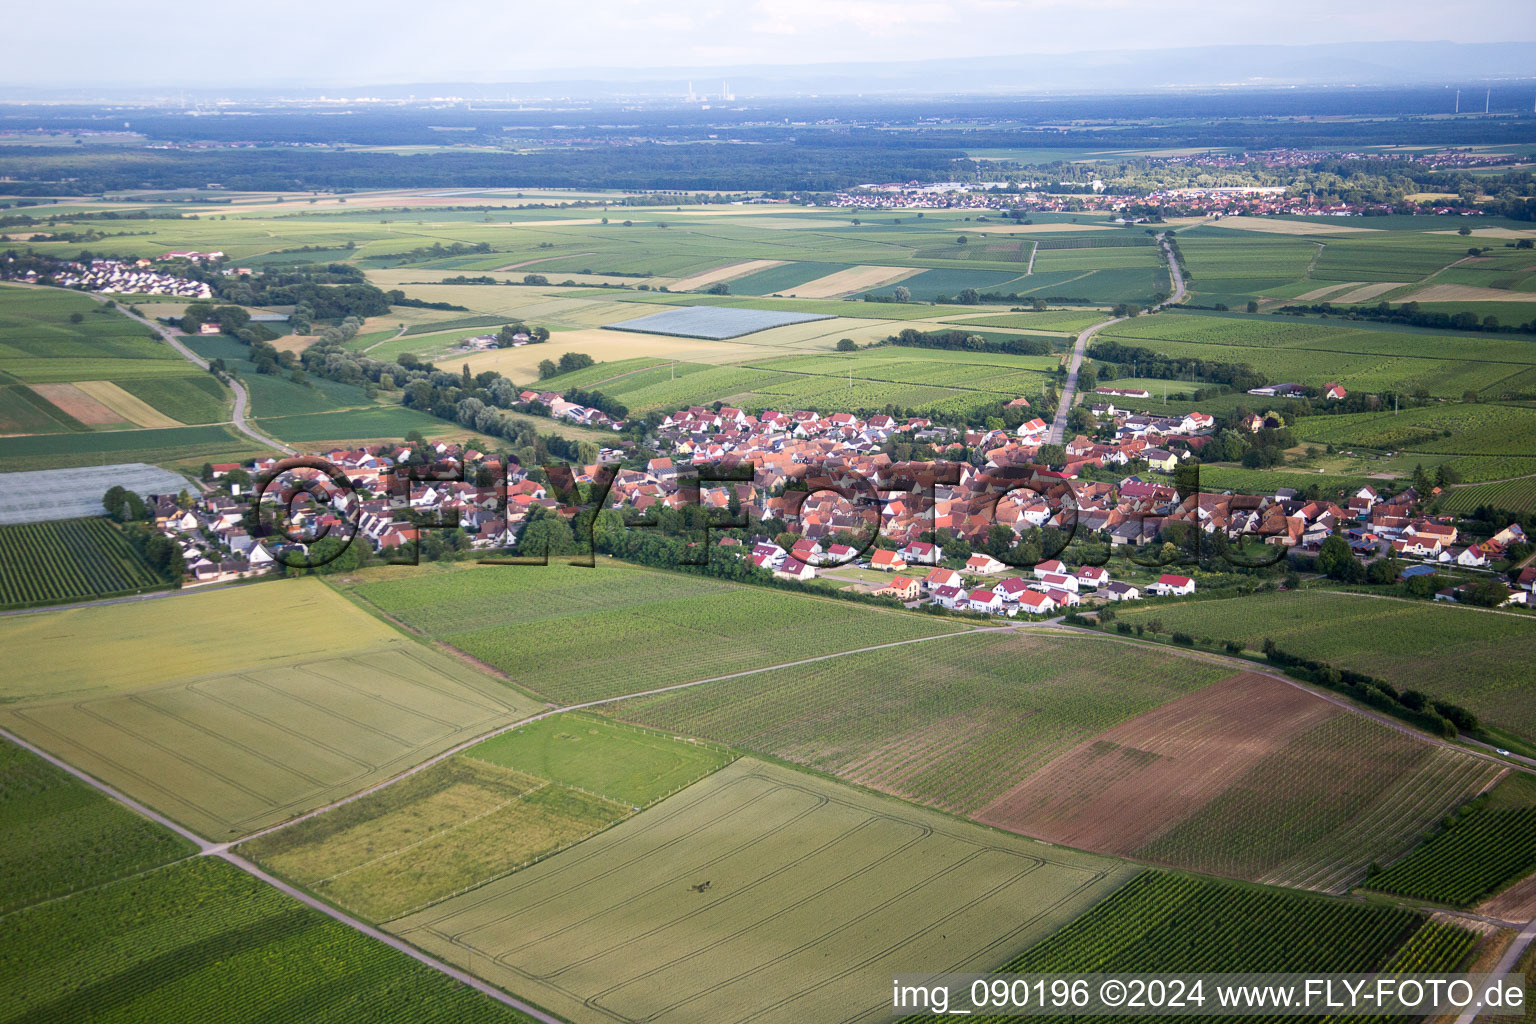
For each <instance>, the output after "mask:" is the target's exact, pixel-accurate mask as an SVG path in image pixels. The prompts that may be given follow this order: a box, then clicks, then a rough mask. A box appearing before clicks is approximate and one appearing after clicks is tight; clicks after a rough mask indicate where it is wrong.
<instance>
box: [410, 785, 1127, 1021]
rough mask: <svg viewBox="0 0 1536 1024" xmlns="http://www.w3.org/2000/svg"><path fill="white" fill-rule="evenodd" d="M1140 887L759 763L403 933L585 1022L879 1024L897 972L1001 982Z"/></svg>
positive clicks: (443, 908)
mask: <svg viewBox="0 0 1536 1024" xmlns="http://www.w3.org/2000/svg"><path fill="white" fill-rule="evenodd" d="M1128 873H1129V869H1128V868H1125V867H1123V866H1121V865H1119V864H1117V863H1116V862H1114V861H1109V860H1103V859H1099V858H1095V857H1092V856H1089V855H1087V854H1081V853H1076V852H1073V851H1070V850H1065V849H1061V848H1059V847H1049V846H1045V845H1042V844H1038V843H1034V842H1031V841H1029V840H1025V839H1020V838H1017V837H1013V836H1008V835H1004V834H1002V833H998V832H992V831H989V830H986V829H982V828H979V827H977V826H974V825H967V824H965V823H961V822H955V821H953V820H951V819H948V818H945V817H943V816H941V815H938V814H934V813H932V812H929V811H923V810H919V809H917V808H913V807H910V806H907V805H904V804H901V803H898V802H896V801H892V800H886V799H883V798H880V797H877V796H873V795H869V794H865V793H860V792H858V791H856V790H850V789H847V788H845V787H842V786H839V785H837V784H836V783H833V782H829V781H826V780H822V779H818V778H815V777H813V776H808V775H804V774H801V773H799V772H795V771H792V770H790V769H787V768H783V767H778V766H774V765H770V764H766V763H763V762H761V761H757V760H754V759H751V758H743V759H741V760H738V761H736V762H735V763H734V764H732V765H730V766H728V767H726V768H723V769H721V770H720V771H718V772H716V773H714V774H713V775H711V776H709V777H708V778H707V779H704V780H703V781H702V782H699V783H696V784H695V785H693V786H691V787H690V788H688V789H686V790H684V791H683V792H682V793H680V794H678V795H677V796H675V797H672V798H671V799H669V800H667V801H665V802H664V803H662V804H660V805H658V806H656V807H653V808H651V809H650V810H648V811H645V812H643V813H641V814H639V815H636V816H635V817H633V818H631V819H629V820H628V821H625V822H622V823H620V824H618V825H615V826H614V827H612V828H610V829H608V830H607V831H605V832H603V833H601V834H600V835H597V836H594V837H593V838H591V839H589V840H587V841H586V842H584V843H583V844H582V845H581V846H579V847H577V848H576V849H574V850H570V851H567V852H565V853H563V854H561V855H560V856H558V857H554V858H551V859H549V860H547V861H544V862H542V863H539V864H536V865H534V866H533V867H531V868H527V869H525V870H523V871H520V872H517V873H516V874H513V875H509V876H507V877H505V878H502V879H499V880H498V881H495V882H492V883H490V884H489V885H485V886H481V887H480V888H478V889H476V890H474V891H473V892H470V893H466V894H464V895H462V896H458V897H455V898H454V899H451V900H448V901H447V902H445V903H441V904H438V905H436V906H434V907H432V908H430V909H428V910H426V911H423V912H422V913H419V914H415V915H413V916H411V917H407V918H404V919H402V920H399V921H397V922H395V923H394V924H392V925H391V926H390V928H391V930H392V931H396V932H398V933H399V934H400V935H401V936H402V937H404V938H406V939H408V940H409V941H411V942H413V943H415V944H416V945H418V946H421V947H422V948H424V949H426V950H427V951H429V952H432V953H434V954H436V955H439V956H443V957H445V958H448V959H451V960H453V961H455V962H457V963H460V964H466V965H468V964H469V963H471V962H473V963H474V965H475V969H476V970H477V971H480V972H483V973H484V975H485V976H486V977H487V979H488V980H490V981H493V982H495V983H497V984H500V985H504V986H506V987H507V988H509V989H510V990H512V991H516V992H521V993H524V994H526V995H527V996H528V997H530V998H532V999H534V1000H536V1001H537V1002H539V1003H540V1004H541V1005H544V1006H546V1007H547V1008H549V1009H551V1010H554V1011H556V1012H558V1013H562V1014H568V1015H571V1016H572V1017H573V1018H577V1019H580V1018H584V1017H586V1016H589V1015H590V1014H591V1013H592V1012H593V1009H594V1008H595V1010H596V1011H597V1012H602V1013H606V1014H610V1015H614V1016H618V1017H619V1018H621V1019H629V1020H655V1021H659V1022H668V1021H699V1020H727V1019H730V1020H737V1019H741V1018H744V1017H747V1016H753V1017H754V1018H755V1019H759V1020H764V1021H813V1020H814V1021H822V1020H842V1021H876V1020H884V1019H886V1016H887V1014H888V1012H889V1011H888V1007H889V1000H890V991H889V990H890V974H891V972H892V971H930V970H931V971H937V970H967V969H969V970H982V969H986V968H987V967H990V966H992V965H994V964H996V963H998V962H1000V961H1004V960H1006V959H1008V958H1009V957H1011V956H1013V955H1014V954H1015V953H1016V952H1017V951H1019V950H1021V949H1024V948H1026V947H1028V946H1029V945H1031V944H1033V943H1034V942H1036V941H1038V940H1039V939H1041V938H1043V937H1044V936H1045V935H1047V934H1049V933H1050V932H1051V931H1052V930H1053V929H1055V928H1057V927H1059V926H1060V925H1061V924H1062V923H1064V922H1066V921H1068V920H1071V919H1072V918H1073V917H1074V916H1076V915H1077V914H1079V913H1081V912H1082V911H1083V910H1085V909H1086V908H1087V907H1089V906H1091V905H1092V904H1093V902H1094V901H1096V900H1098V899H1100V898H1102V896H1104V895H1105V894H1106V893H1108V892H1109V891H1110V890H1111V889H1112V888H1113V887H1114V886H1115V885H1116V884H1117V883H1118V882H1120V881H1121V880H1122V879H1124V878H1125V877H1126V876H1127V874H1128ZM706 883H707V885H706ZM694 887H702V890H703V891H696V890H695V888H694ZM584 1004H586V1005H584Z"/></svg>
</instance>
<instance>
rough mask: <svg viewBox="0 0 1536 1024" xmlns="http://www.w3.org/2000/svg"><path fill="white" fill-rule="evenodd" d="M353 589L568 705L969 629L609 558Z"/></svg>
mask: <svg viewBox="0 0 1536 1024" xmlns="http://www.w3.org/2000/svg"><path fill="white" fill-rule="evenodd" d="M362 578H363V579H364V580H366V579H367V575H366V574H364V575H363V577H362ZM351 593H352V594H353V595H354V596H356V597H357V598H358V599H359V600H360V601H362V602H363V603H364V604H365V605H368V606H372V607H374V608H377V609H378V610H379V611H381V612H383V613H385V614H386V615H388V616H390V617H392V618H394V619H396V620H398V621H400V622H402V623H404V624H405V625H406V626H407V627H408V628H410V629H412V630H415V631H418V632H420V633H421V634H423V635H425V636H429V637H432V638H433V639H437V640H441V641H443V642H445V643H448V644H451V645H452V646H454V647H457V648H458V649H459V650H462V651H464V652H465V653H466V654H469V655H470V656H472V657H474V658H477V659H479V660H480V661H483V662H485V663H487V664H489V665H491V666H493V667H495V668H496V669H499V670H500V671H502V672H505V673H506V674H507V675H508V676H510V677H511V678H512V679H514V680H516V681H517V683H518V684H519V685H521V686H523V687H525V688H527V689H529V690H531V691H532V692H534V693H537V694H538V695H540V696H541V697H545V698H547V699H549V700H554V701H558V702H560V703H563V704H574V703H579V702H582V701H589V700H599V699H604V698H609V697H616V696H620V695H622V694H626V693H635V692H638V691H640V690H645V689H650V688H652V687H658V686H667V685H671V684H674V683H682V682H688V681H691V680H694V679H702V678H705V677H713V676H722V675H727V674H729V673H732V672H742V671H748V670H752V669H758V668H763V667H766V666H769V665H776V664H782V663H784V662H789V661H798V660H800V659H803V658H810V657H814V656H816V655H820V654H830V653H834V652H837V651H846V650H852V649H854V648H858V647H865V646H869V645H872V644H879V643H889V642H892V641H897V640H910V639H915V638H918V637H926V636H935V635H938V634H944V633H953V632H958V631H963V630H965V629H966V628H968V627H964V626H960V625H958V624H956V623H952V622H945V621H942V620H939V619H934V618H931V617H929V616H925V615H916V614H911V613H907V612H900V611H885V610H880V609H872V608H866V607H862V606H859V605H855V604H851V603H848V602H844V601H835V600H832V599H824V598H817V597H806V596H802V595H798V594H788V593H783V592H779V591H773V590H767V589H763V588H759V587H750V586H744V585H739V584H733V583H726V582H723V581H720V580H714V579H709V578H704V577H697V576H688V575H684V574H681V573H668V572H660V571H656V570H650V569H641V568H637V567H634V566H628V565H624V564H622V563H615V562H612V561H610V560H606V559H604V560H599V562H598V565H597V566H596V567H595V568H591V569H583V568H576V567H572V566H566V565H553V564H552V565H548V566H527V565H524V566H484V567H480V568H465V569H459V570H454V571H448V572H432V571H430V570H429V571H426V572H423V573H421V574H418V575H413V576H408V577H405V578H399V579H393V580H385V581H381V582H376V583H369V582H363V583H361V584H359V585H357V586H355V587H354V588H353V589H352V590H351ZM573 637H580V638H581V642H580V643H579V644H577V643H572V638H573Z"/></svg>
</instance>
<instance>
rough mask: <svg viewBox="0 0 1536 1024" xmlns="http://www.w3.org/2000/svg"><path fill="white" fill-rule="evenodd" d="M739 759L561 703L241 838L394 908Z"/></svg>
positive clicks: (448, 892) (512, 862) (590, 827)
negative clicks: (407, 774)
mask: <svg viewBox="0 0 1536 1024" xmlns="http://www.w3.org/2000/svg"><path fill="white" fill-rule="evenodd" d="M730 759H731V755H730V754H729V753H728V752H727V751H725V750H724V749H722V748H718V747H715V746H713V745H710V744H700V743H695V742H688V741H683V740H680V739H675V738H672V737H668V736H664V735H661V734H659V733H653V732H649V731H646V730H640V729H635V728H633V727H630V726H624V725H618V724H616V723H613V722H608V721H604V720H603V719H600V718H595V717H592V716H589V715H582V714H577V713H567V714H563V715H556V716H554V717H551V718H545V719H541V720H539V721H536V722H530V723H529V724H527V725H524V726H519V727H518V728H516V729H513V730H512V731H510V732H505V733H502V734H501V735H500V736H497V737H495V738H493V739H489V740H486V741H485V742H483V743H480V744H478V745H476V746H473V747H470V748H469V749H468V750H466V751H464V752H463V753H461V754H457V755H455V756H454V757H452V758H450V759H448V760H446V761H442V762H439V763H438V764H436V765H433V766H432V767H431V768H429V769H427V770H426V771H424V772H421V773H420V774H418V775H415V776H413V777H411V778H409V779H407V780H405V781H404V782H401V783H398V784H396V785H393V786H390V787H388V788H386V789H382V790H380V791H378V792H376V793H373V794H371V795H369V796H366V797H364V798H362V799H361V800H357V801H355V802H353V803H350V804H348V805H346V806H345V807H343V808H340V809H338V810H336V811H333V812H331V813H328V814H324V815H321V816H319V817H316V818H311V819H309V820H308V821H304V822H301V823H299V824H298V825H296V826H294V827H292V828H288V829H283V830H282V831H279V832H274V833H271V834H269V835H266V836H261V837H258V838H256V839H254V840H252V841H251V842H248V843H244V844H242V845H241V847H240V850H241V852H242V853H244V854H246V855H247V856H250V857H253V858H255V859H256V860H258V861H259V862H260V863H261V864H263V865H264V866H266V867H268V868H270V869H272V870H273V871H276V872H277V873H279V874H281V875H283V876H285V877H287V878H291V879H293V880H295V881H298V882H301V883H303V884H304V885H306V886H307V887H309V888H310V889H312V890H313V891H315V892H317V893H319V894H321V895H323V896H325V897H326V898H327V899H330V900H332V901H333V902H336V903H339V904H341V905H342V906H344V907H346V908H347V909H349V910H353V911H356V912H357V913H360V914H362V915H364V916H365V917H368V918H371V919H373V920H387V919H389V918H393V917H399V916H402V915H404V914H408V913H411V912H413V911H416V910H421V909H423V908H424V907H425V906H427V905H428V904H430V903H435V902H437V901H439V900H442V899H444V898H446V897H448V896H452V895H455V894H457V893H460V892H464V891H467V890H469V889H473V888H475V887H476V886H479V885H483V884H484V883H486V882H488V881H490V880H492V879H495V878H498V877H501V876H502V875H505V874H508V873H509V872H512V871H515V870H518V869H519V868H523V867H526V866H527V865H529V864H532V863H534V862H536V861H539V860H542V859H544V858H545V857H548V856H551V855H553V854H555V853H558V852H559V851H560V850H563V849H565V848H566V847H569V846H572V845H574V844H576V843H579V842H581V841H582V840H583V839H586V838H587V837H588V836H590V835H593V834H594V833H596V832H598V831H600V830H602V829H604V828H606V827H608V826H609V825H612V824H613V823H614V822H617V821H622V820H623V819H625V818H627V817H629V816H630V815H631V814H633V813H635V812H636V811H639V810H641V809H642V808H644V807H648V806H650V805H651V804H653V803H656V802H657V801H658V800H661V799H663V798H664V797H667V796H670V795H671V794H672V793H674V792H677V791H678V790H680V789H683V788H685V787H686V786H688V785H689V784H691V783H693V782H695V781H696V780H697V779H699V778H700V777H701V776H703V775H706V774H708V773H709V772H711V771H714V770H715V769H717V768H719V767H720V766H721V765H723V764H725V763H727V762H728V761H729V760H730Z"/></svg>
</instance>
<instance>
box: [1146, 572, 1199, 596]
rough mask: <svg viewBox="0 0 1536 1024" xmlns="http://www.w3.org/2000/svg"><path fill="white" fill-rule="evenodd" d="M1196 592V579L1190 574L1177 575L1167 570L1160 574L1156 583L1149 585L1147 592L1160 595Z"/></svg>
mask: <svg viewBox="0 0 1536 1024" xmlns="http://www.w3.org/2000/svg"><path fill="white" fill-rule="evenodd" d="M1194 592H1195V581H1194V580H1192V579H1190V578H1189V577H1188V576H1175V575H1174V574H1173V573H1170V572H1165V573H1163V574H1162V575H1161V576H1159V577H1158V578H1157V582H1156V583H1151V584H1148V585H1147V593H1149V594H1156V595H1158V596H1159V597H1170V596H1174V595H1183V594H1193V593H1194Z"/></svg>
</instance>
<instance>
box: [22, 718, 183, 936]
mask: <svg viewBox="0 0 1536 1024" xmlns="http://www.w3.org/2000/svg"><path fill="white" fill-rule="evenodd" d="M192 852H193V846H192V844H191V843H189V842H187V841H186V840H185V839H182V838H181V837H180V836H178V835H176V834H175V833H174V832H171V831H169V830H167V829H163V828H161V827H160V826H158V825H156V824H154V823H153V822H151V821H149V820H148V819H147V818H141V817H140V816H139V815H137V814H135V813H134V812H133V811H130V810H129V809H128V808H126V807H124V806H123V805H121V804H119V803H118V802H117V801H115V800H112V799H111V798H109V797H107V796H104V795H103V794H102V793H100V792H98V791H97V790H95V789H93V788H91V787H90V786H87V785H86V784H85V783H83V782H81V781H80V780H79V779H76V778H75V777H74V776H72V775H70V774H68V773H67V772H65V771H63V770H62V769H59V768H55V767H54V766H53V765H51V764H49V763H48V762H47V761H44V760H43V759H42V758H40V757H38V756H36V755H35V754H32V753H31V752H29V751H26V750H23V749H22V748H21V747H18V746H16V745H15V744H14V743H11V742H9V741H7V740H0V916H3V915H5V914H9V913H11V912H12V911H14V910H17V909H18V908H21V907H25V906H29V905H31V904H33V903H38V902H41V901H43V900H48V899H53V898H55V897H58V896H63V895H64V894H66V893H71V892H76V891H78V890H80V889H83V888H86V887H88V886H92V885H99V884H101V883H102V882H108V881H111V880H112V879H115V878H122V877H125V876H127V875H131V874H135V873H137V872H140V871H144V870H147V869H148V868H152V867H155V866H156V865H159V864H165V863H167V862H169V861H173V860H178V859H180V858H182V857H185V856H187V855H189V854H191V853H192Z"/></svg>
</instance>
